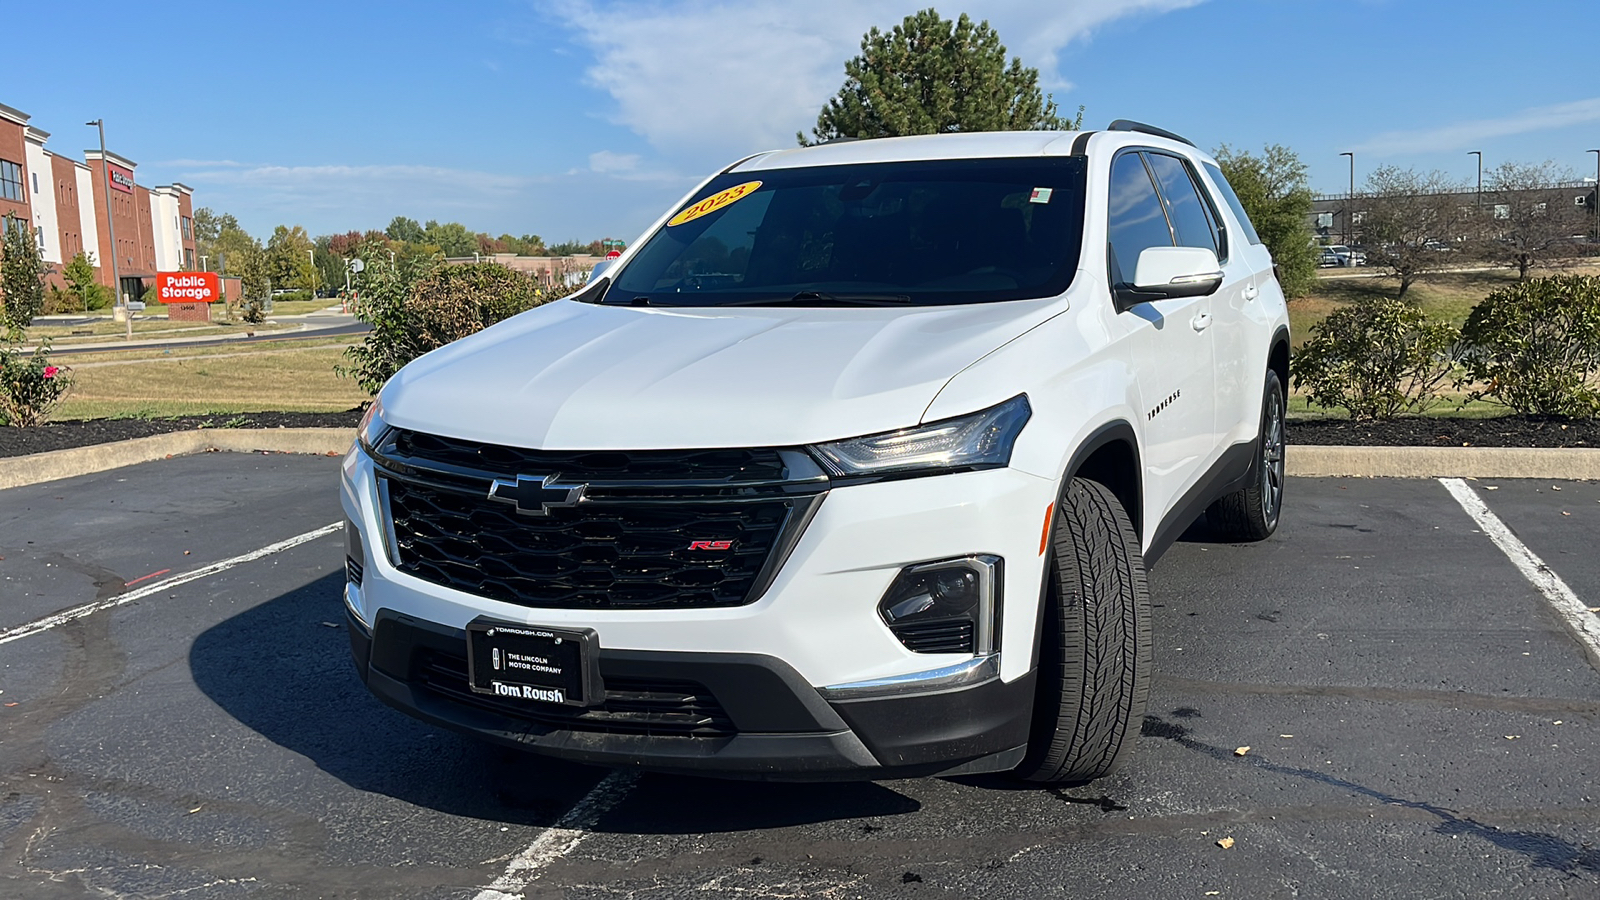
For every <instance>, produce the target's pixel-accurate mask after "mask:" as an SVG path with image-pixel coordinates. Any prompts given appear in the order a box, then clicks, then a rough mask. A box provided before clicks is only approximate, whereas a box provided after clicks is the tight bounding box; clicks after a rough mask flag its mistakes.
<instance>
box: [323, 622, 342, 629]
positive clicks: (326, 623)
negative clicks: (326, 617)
mask: <svg viewBox="0 0 1600 900" xmlns="http://www.w3.org/2000/svg"><path fill="white" fill-rule="evenodd" d="M318 624H319V625H321V626H322V627H323V628H338V627H339V626H338V625H335V624H334V623H332V622H319V623H318Z"/></svg>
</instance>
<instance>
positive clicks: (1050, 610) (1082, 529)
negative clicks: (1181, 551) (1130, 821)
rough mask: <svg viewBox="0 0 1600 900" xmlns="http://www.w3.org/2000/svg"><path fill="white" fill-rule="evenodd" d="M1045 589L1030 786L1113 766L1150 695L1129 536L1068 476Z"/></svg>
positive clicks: (1139, 562) (1108, 496)
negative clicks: (1034, 783)
mask: <svg viewBox="0 0 1600 900" xmlns="http://www.w3.org/2000/svg"><path fill="white" fill-rule="evenodd" d="M1052 545H1053V548H1054V554H1053V558H1052V561H1051V568H1050V573H1049V577H1048V578H1047V580H1046V588H1045V610H1044V628H1043V630H1042V632H1041V634H1040V645H1039V682H1038V688H1037V691H1036V694H1035V700H1034V714H1033V729H1032V732H1031V734H1030V737H1029V746H1028V755H1027V756H1026V757H1025V758H1024V759H1023V761H1022V765H1020V766H1018V767H1017V774H1018V775H1020V776H1021V777H1023V778H1026V779H1028V780H1030V781H1043V782H1074V781H1088V780H1090V779H1094V778H1100V777H1102V776H1105V775H1109V774H1111V773H1112V772H1114V771H1116V770H1117V767H1118V766H1120V765H1121V764H1122V761H1123V759H1124V758H1125V757H1126V756H1127V754H1128V752H1129V751H1130V750H1131V749H1132V748H1133V742H1134V738H1135V737H1136V736H1137V735H1138V733H1139V726H1140V724H1141V723H1142V721H1143V719H1144V711H1145V704H1146V702H1147V701H1148V699H1149V696H1150V596H1149V593H1148V591H1147V589H1146V587H1145V571H1144V556H1143V554H1141V552H1140V550H1139V537H1138V535H1137V534H1135V533H1134V530H1133V524H1132V522H1130V521H1129V520H1128V514H1127V512H1126V511H1125V510H1124V509H1123V508H1122V504H1121V503H1120V502H1118V500H1117V498H1116V496H1115V495H1113V494H1112V493H1111V491H1110V490H1109V489H1107V488H1106V487H1105V486H1104V485H1101V484H1098V483H1096V482H1093V481H1086V480H1084V479H1081V478H1074V479H1072V481H1071V482H1070V483H1069V484H1068V485H1067V490H1066V493H1065V494H1064V495H1063V496H1062V498H1061V502H1060V503H1059V504H1058V508H1057V510H1056V517H1055V523H1054V536H1053V537H1052Z"/></svg>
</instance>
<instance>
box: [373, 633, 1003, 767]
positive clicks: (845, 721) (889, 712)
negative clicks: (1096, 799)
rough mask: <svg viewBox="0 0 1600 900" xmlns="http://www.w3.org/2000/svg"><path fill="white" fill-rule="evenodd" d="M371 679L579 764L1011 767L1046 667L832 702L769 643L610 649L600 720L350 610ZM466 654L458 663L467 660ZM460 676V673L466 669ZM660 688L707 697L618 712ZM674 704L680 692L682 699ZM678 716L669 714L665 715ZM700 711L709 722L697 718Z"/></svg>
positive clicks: (441, 714) (446, 721)
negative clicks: (474, 681)
mask: <svg viewBox="0 0 1600 900" xmlns="http://www.w3.org/2000/svg"><path fill="white" fill-rule="evenodd" d="M348 619H349V621H348V627H349V631H350V644H351V652H352V655H353V656H354V661H355V664H356V669H357V671H358V672H359V673H360V674H361V677H362V680H363V681H364V682H365V683H366V685H367V687H368V688H369V689H370V690H371V691H372V692H373V694H375V695H376V696H377V697H378V698H379V699H381V700H382V701H383V702H385V703H387V704H389V705H390V706H393V707H395V708H396V709H399V710H401V711H403V712H406V713H408V714H410V715H413V716H415V717H417V718H419V719H422V720H424V721H427V722H430V723H433V724H435V725H440V726H443V727H445V728H450V729H453V730H456V731H461V732H465V733H467V734H471V735H474V736H476V737H479V738H484V739H487V740H490V741H493V742H496V743H500V744H504V745H507V746H511V747H515V748H518V749H521V750H525V751H529V752H533V753H538V754H542V755H546V756H553V757H558V758H561V759H566V760H571V761H573V762H580V763H588V764H594V765H602V766H612V767H618V768H642V769H650V770H656V771H667V772H680V773H687V774H714V775H720V776H724V777H735V778H755V779H771V780H831V779H840V780H845V779H874V778H897V777H916V776H927V775H953V774H970V773H977V772H994V771H1005V770H1009V769H1012V768H1015V767H1016V765H1017V764H1018V763H1020V762H1021V761H1022V757H1023V754H1024V745H1025V744H1026V742H1027V738H1028V728H1029V723H1030V720H1031V718H1032V710H1033V676H1032V674H1031V673H1030V674H1029V675H1027V676H1024V677H1023V678H1020V679H1016V680H1013V681H1011V682H1009V683H1006V682H1002V681H1001V680H1000V679H999V678H998V677H990V678H988V679H987V680H984V681H981V682H979V683H977V684H972V685H967V686H962V687H956V688H951V689H945V690H936V691H932V692H928V693H897V694H894V695H892V696H879V697H862V698H858V699H836V700H831V701H830V700H828V699H825V698H824V697H823V695H822V693H821V692H819V691H818V690H817V689H815V688H813V687H811V686H810V685H808V684H807V683H806V682H805V680H804V679H803V678H801V677H800V675H799V673H797V672H796V671H795V670H794V669H793V668H792V667H790V666H788V665H786V664H785V663H783V662H782V661H781V660H778V659H774V658H772V657H768V656H762V655H759V654H739V653H690V652H670V651H636V650H633V651H630V650H602V651H601V654H600V671H601V676H602V678H603V679H605V680H606V681H607V683H608V684H612V683H615V684H618V685H623V686H625V687H626V688H627V690H626V691H617V692H612V691H608V693H607V697H608V700H607V704H604V705H603V706H602V708H601V709H600V710H599V711H598V717H592V716H591V714H588V713H582V714H580V713H579V712H577V711H573V710H569V709H565V708H557V707H549V706H542V705H530V704H525V703H521V702H517V701H508V700H503V699H500V698H493V697H482V696H479V695H474V694H472V693H470V692H469V691H468V690H467V687H466V682H465V677H466V676H465V665H464V660H465V656H466V634H465V632H464V631H462V630H460V629H456V628H451V627H448V626H444V625H438V624H435V623H431V622H426V621H423V620H420V619H416V618H413V617H410V616H406V615H403V614H400V613H395V612H393V611H390V610H382V611H380V612H379V613H378V614H377V616H376V624H375V627H374V628H373V630H372V631H370V632H369V631H368V630H367V629H366V627H365V626H364V625H363V624H362V622H361V621H360V620H359V619H357V618H356V617H355V616H354V615H353V614H349V616H348ZM452 661H460V670H459V674H458V673H457V672H456V671H455V665H456V663H455V662H452ZM457 677H459V680H456V678H457ZM652 688H655V689H656V690H657V693H658V694H659V695H660V696H663V697H666V696H669V695H670V696H671V697H673V698H677V697H682V696H684V695H685V694H686V693H687V694H688V695H689V696H692V697H693V698H694V699H693V701H692V702H690V703H687V704H680V705H681V706H683V707H684V708H687V709H689V710H690V711H689V712H688V713H686V714H684V715H681V716H679V717H678V721H659V720H658V721H655V722H652V721H649V720H648V717H637V716H636V717H634V718H631V719H630V718H627V717H625V716H608V715H607V714H606V713H607V710H606V707H607V706H610V705H612V702H611V698H612V697H613V696H615V697H617V698H618V701H617V703H616V705H617V706H620V707H627V706H628V705H629V702H628V701H629V700H630V699H633V700H636V699H637V698H638V697H639V696H641V695H642V694H645V693H647V692H648V691H650V690H651V689H652ZM674 702H676V701H675V700H674ZM670 717H671V716H670V715H668V716H662V717H661V718H662V719H666V718H670ZM695 721H699V722H700V723H701V724H700V725H699V726H698V727H696V726H695V725H694V724H693V723H694V722H695Z"/></svg>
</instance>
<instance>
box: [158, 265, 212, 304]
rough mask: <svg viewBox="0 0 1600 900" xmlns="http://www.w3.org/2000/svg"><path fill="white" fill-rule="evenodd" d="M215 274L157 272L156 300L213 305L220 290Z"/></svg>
mask: <svg viewBox="0 0 1600 900" xmlns="http://www.w3.org/2000/svg"><path fill="white" fill-rule="evenodd" d="M218 281H219V279H218V278H217V273H215V272H158V273H156V299H158V300H160V301H161V302H162V303H215V302H217V301H218V300H220V299H222V289H221V286H220V285H219V284H218Z"/></svg>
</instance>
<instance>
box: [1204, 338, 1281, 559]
mask: <svg viewBox="0 0 1600 900" xmlns="http://www.w3.org/2000/svg"><path fill="white" fill-rule="evenodd" d="M1286 406H1287V404H1286V402H1285V400H1284V396H1283V381H1282V380H1280V379H1279V378H1278V373H1277V372H1274V371H1272V370H1271V369H1268V370H1267V384H1266V390H1264V391H1263V392H1262V396H1261V434H1260V437H1259V438H1257V440H1256V454H1255V460H1254V462H1253V463H1252V464H1251V467H1250V477H1249V481H1248V482H1247V483H1246V484H1245V486H1244V487H1242V488H1240V489H1239V490H1237V491H1234V492H1233V493H1231V494H1229V495H1227V496H1225V497H1223V498H1221V499H1219V500H1218V501H1217V502H1215V503H1213V504H1211V508H1210V509H1208V510H1206V521H1207V523H1208V524H1210V525H1211V526H1212V527H1213V528H1214V529H1215V531H1216V534H1217V536H1218V537H1220V538H1221V539H1222V540H1225V541H1261V540H1266V539H1267V538H1268V537H1269V536H1271V534H1272V532H1274V531H1276V530H1277V529H1278V516H1279V515H1280V514H1282V512H1283V476H1284V446H1285V444H1286V443H1287V441H1286V440H1285V425H1284V413H1285V410H1286Z"/></svg>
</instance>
